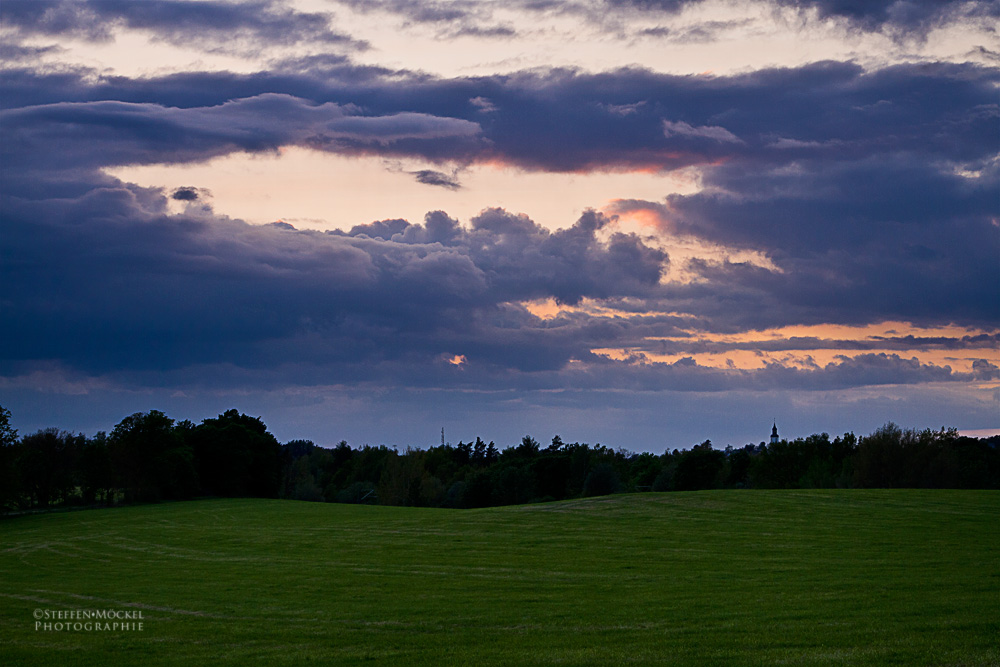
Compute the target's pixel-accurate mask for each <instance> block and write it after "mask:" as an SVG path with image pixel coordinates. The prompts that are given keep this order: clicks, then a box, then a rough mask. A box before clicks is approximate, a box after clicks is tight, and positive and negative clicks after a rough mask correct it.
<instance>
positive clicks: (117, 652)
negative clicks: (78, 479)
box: [0, 491, 1000, 665]
mask: <svg viewBox="0 0 1000 667" xmlns="http://www.w3.org/2000/svg"><path fill="white" fill-rule="evenodd" d="M998 517H1000V493H998V492H977V491H787V492H758V491H742V492H739V491H738V492H725V491H723V492H699V493H675V494H643V495H632V496H614V497H606V498H596V499H590V500H580V501H570V502H563V503H553V504H545V505H530V506H521V507H506V508H494V509H484V510H465V511H461V510H432V509H414V508H389V507H367V506H348V505H323V504H312V503H299V502H293V501H276V500H274V501H270V500H218V501H198V502H187V503H174V504H163V505H153V506H144V507H129V508H119V509H108V510H92V511H80V512H71V513H61V514H49V515H42V516H29V517H19V518H8V519H3V520H0V538H2V540H0V624H2V625H0V629H2V635H0V642H2V643H0V664H4V665H14V664H38V665H116V664H137V665H138V664H142V665H162V664H178V665H181V664H183V665H196V664H197V665H208V664H220V663H223V664H233V665H275V664H277V665H290V664H296V665H297V664H304V663H308V662H314V663H317V664H362V663H365V664H370V663H371V662H377V663H378V662H381V663H384V664H393V665H396V664H428V665H441V664H459V665H489V664H497V665H500V664H503V665H507V664H531V665H546V664H560V665H584V664H587V665H608V664H637V665H647V664H692V665H697V664H704V665H709V664H711V665H716V664H717V665H772V664H795V665H815V664H818V665H838V664H845V665H858V664H873V665H874V664H877V665H998V664H1000V647H998V643H1000V621H998V614H1000V527H998ZM89 609H118V610H130V611H133V612H140V611H141V613H142V617H143V618H142V623H143V629H142V631H141V632H140V631H134V630H133V631H127V632H106V631H105V632H96V631H91V632H86V631H74V630H70V631H62V632H57V631H54V630H53V631H45V630H44V629H41V630H39V629H36V626H35V623H36V620H35V618H34V615H35V613H36V610H40V612H41V613H44V612H45V611H54V610H89Z"/></svg>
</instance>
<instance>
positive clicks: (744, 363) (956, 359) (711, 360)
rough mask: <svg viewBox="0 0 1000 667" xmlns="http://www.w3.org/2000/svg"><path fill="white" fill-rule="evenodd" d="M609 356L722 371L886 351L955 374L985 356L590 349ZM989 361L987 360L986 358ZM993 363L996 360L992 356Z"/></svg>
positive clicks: (807, 366) (812, 365)
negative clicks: (685, 363)
mask: <svg viewBox="0 0 1000 667" xmlns="http://www.w3.org/2000/svg"><path fill="white" fill-rule="evenodd" d="M591 352H593V353H594V354H599V355H602V356H605V357H608V358H609V359H615V360H618V361H621V360H624V359H630V358H632V359H634V358H636V356H637V355H638V357H639V358H641V359H642V360H643V361H645V362H662V363H668V364H672V363H674V362H676V361H678V360H680V359H684V358H692V359H694V360H695V361H696V362H697V363H698V364H699V365H700V366H705V367H708V368H719V369H725V370H759V369H762V368H764V367H765V366H768V365H771V364H777V365H779V366H784V367H786V368H799V369H803V370H819V369H821V368H823V367H825V366H826V365H828V364H838V363H841V362H843V361H844V360H845V359H853V358H855V357H859V356H861V355H868V354H885V355H889V356H891V355H897V356H899V357H901V358H903V359H916V360H917V361H919V362H920V363H921V364H933V365H935V366H940V367H944V366H949V367H950V368H951V369H952V371H954V372H956V373H969V372H971V371H972V370H973V367H972V364H973V362H975V361H978V360H981V359H984V358H985V357H986V356H987V355H985V354H984V351H983V350H947V351H945V350H925V349H913V350H899V349H890V348H886V349H879V348H874V349H870V350H843V349H833V348H831V349H819V350H814V349H809V350H781V351H763V350H727V351H725V352H693V353H692V352H681V353H678V354H658V353H656V352H652V351H650V350H646V349H643V350H640V349H635V348H600V349H594V350H591ZM987 360H988V361H989V359H987ZM993 361H994V362H995V361H996V359H993ZM981 384H983V386H990V387H997V386H1000V382H996V381H993V382H985V383H981Z"/></svg>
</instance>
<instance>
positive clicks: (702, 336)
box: [522, 299, 1000, 387]
mask: <svg viewBox="0 0 1000 667" xmlns="http://www.w3.org/2000/svg"><path fill="white" fill-rule="evenodd" d="M522 305H524V307H525V308H527V310H528V311H529V312H530V313H532V314H533V315H535V316H536V317H540V318H542V319H546V320H551V319H554V318H556V317H558V316H559V315H560V314H563V313H566V314H569V313H573V312H586V313H587V314H588V315H590V316H592V317H609V318H614V317H624V318H628V317H634V316H635V313H630V312H627V311H622V310H614V309H612V308H607V307H605V306H602V305H601V304H600V303H597V302H594V301H592V300H588V299H585V300H584V301H583V302H581V303H580V304H579V305H577V306H568V305H565V304H558V303H556V301H555V300H554V299H544V300H539V301H532V302H527V303H524V304H522ZM643 315H658V316H672V317H680V318H683V317H684V315H683V314H682V313H653V312H644V313H643ZM983 333H987V332H986V331H983V330H979V329H972V328H967V327H960V326H954V325H951V326H937V327H917V326H914V325H913V324H910V323H908V322H891V321H889V322H880V323H873V324H868V325H864V326H850V325H846V324H819V325H796V326H788V327H781V328H777V329H768V330H764V331H748V332H742V333H737V334H724V333H712V332H704V331H694V330H692V331H690V335H689V336H664V337H650V338H647V339H645V343H644V344H643V345H638V346H630V347H616V348H601V349H594V350H591V352H593V353H595V354H601V355H604V356H607V357H609V358H611V359H617V360H623V359H628V358H630V357H631V358H634V356H635V355H637V354H640V355H642V357H643V358H644V359H645V360H646V361H650V362H653V361H656V362H665V363H673V362H675V361H677V360H679V359H682V358H684V357H692V358H693V359H695V361H697V362H698V363H699V364H700V365H702V366H708V367H711V368H722V369H734V370H753V369H759V368H763V367H764V366H765V365H766V364H768V363H779V364H781V365H784V366H791V367H797V368H806V369H809V368H815V367H816V366H820V367H822V366H825V365H826V364H829V363H837V362H839V361H842V360H843V357H849V358H850V357H856V356H858V355H862V354H880V353H884V354H887V355H892V354H895V355H898V356H900V357H903V358H912V357H916V358H917V359H918V360H919V361H920V363H923V364H935V365H937V366H951V368H952V370H954V371H955V372H960V373H968V372H971V371H972V363H973V362H974V361H976V360H979V359H985V360H987V361H989V362H990V363H993V364H1000V350H998V349H997V347H996V345H995V344H994V343H993V342H992V341H983V342H981V343H978V344H974V345H971V346H970V347H968V348H962V349H935V348H934V346H933V345H925V344H921V343H917V344H916V345H915V347H913V348H909V349H900V348H898V347H888V346H887V347H885V348H880V347H878V343H879V341H880V340H881V339H893V338H899V337H905V336H913V337H915V338H955V339H961V338H962V337H964V336H977V335H979V334H983ZM796 338H815V339H819V340H821V341H829V342H830V347H829V348H828V349H823V348H821V349H804V350H798V349H796V348H795V340H794V339H796ZM781 340H784V341H788V349H784V350H777V351H762V350H726V351H722V352H712V353H706V352H699V353H692V352H689V351H685V350H682V351H680V352H678V353H675V354H665V353H657V352H656V348H657V347H658V345H660V344H661V343H666V342H671V343H681V344H684V343H692V344H694V345H702V344H705V343H720V344H742V345H749V346H752V345H753V344H754V343H769V342H773V341H781ZM842 340H848V341H865V342H869V343H872V344H873V348H872V349H865V350H844V349H843V348H838V347H837V341H842ZM981 384H982V386H983V387H998V386H1000V382H986V383H981Z"/></svg>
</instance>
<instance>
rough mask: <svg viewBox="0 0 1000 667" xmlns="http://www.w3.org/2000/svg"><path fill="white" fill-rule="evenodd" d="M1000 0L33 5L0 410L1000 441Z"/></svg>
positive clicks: (312, 425) (301, 425)
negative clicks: (890, 432)
mask: <svg viewBox="0 0 1000 667" xmlns="http://www.w3.org/2000/svg"><path fill="white" fill-rule="evenodd" d="M998 28H1000V1H998V0H973V1H970V2H965V1H952V2H949V1H943V0H871V1H868V2H853V1H851V0H751V1H741V2H727V1H718V0H504V1H503V2H499V1H493V0H440V1H426V2H424V1H420V0H242V1H226V0H199V1H196V0H144V1H143V2H136V1H129V0H78V1H70V0H4V1H3V2H2V3H0V59H2V67H0V405H3V406H4V407H6V408H8V409H9V410H10V411H11V412H12V424H13V426H14V427H16V428H17V429H18V430H19V431H20V432H21V433H30V432H33V431H35V430H37V429H41V428H47V427H58V428H61V429H65V430H69V431H73V432H83V433H87V434H92V433H94V432H97V431H99V430H106V431H109V430H110V429H111V428H113V426H114V425H115V424H116V423H117V422H118V421H120V420H121V419H122V418H124V417H125V416H127V415H129V414H132V413H134V412H145V411H148V410H151V409H157V410H162V411H164V412H166V413H167V414H168V415H169V416H171V417H174V418H176V419H190V420H192V421H194V422H199V421H200V420H202V419H205V418H209V417H214V416H216V415H218V414H220V413H221V412H223V411H225V410H227V409H229V408H237V409H238V410H240V411H242V412H245V413H247V414H250V415H252V416H260V417H261V418H262V419H263V420H264V422H265V423H266V424H267V425H268V427H269V428H270V430H271V431H272V432H273V433H274V434H275V435H276V436H277V437H278V439H279V440H281V441H288V440H291V439H297V438H303V439H310V440H313V441H314V442H316V443H317V444H319V445H323V446H331V445H334V444H336V443H337V442H339V441H340V440H347V441H348V442H349V443H350V444H351V445H353V446H362V445H364V444H371V445H381V444H385V445H388V446H390V447H398V448H404V447H407V446H413V447H420V448H426V447H428V446H432V445H434V444H438V443H439V442H440V438H441V429H442V428H443V429H444V430H445V436H446V439H447V441H449V442H452V443H457V442H458V441H460V440H464V441H468V440H470V439H474V438H475V437H477V436H480V437H482V438H483V439H484V440H487V441H489V440H494V441H495V442H496V443H497V444H498V446H500V447H505V446H509V445H512V444H515V443H517V442H518V441H519V440H520V438H521V437H522V436H523V435H526V434H530V435H532V436H533V437H535V438H536V439H537V440H539V441H541V442H543V443H545V442H547V441H548V440H549V439H551V438H552V437H553V436H554V435H560V436H561V437H562V439H563V440H564V441H566V442H587V443H590V444H597V443H600V444H603V445H606V446H608V447H611V448H616V449H617V448H624V449H627V450H630V451H650V452H654V453H660V452H663V451H665V450H672V449H675V448H680V449H683V448H689V447H691V446H692V445H694V444H697V443H700V442H702V441H704V440H706V439H710V440H711V441H712V442H713V443H714V444H715V445H716V446H720V447H722V446H725V445H727V444H732V445H734V446H742V445H744V444H747V443H757V442H760V441H763V440H766V439H767V438H768V436H769V434H770V429H771V425H772V423H773V422H776V423H777V424H778V427H779V432H780V433H781V435H782V436H785V437H788V438H794V437H804V436H806V435H809V434H812V433H821V432H827V433H830V434H831V436H833V435H839V434H842V433H845V432H849V431H850V432H855V433H857V434H859V435H863V434H866V433H870V432H872V431H873V430H874V429H876V428H878V427H879V426H881V425H882V424H884V423H886V422H889V421H893V422H895V423H897V424H900V425H902V426H904V427H913V428H918V429H923V428H934V429H937V428H941V427H955V428H958V429H960V430H961V431H963V432H967V433H971V434H976V435H985V434H988V433H996V432H1000V351H998V350H1000V36H998Z"/></svg>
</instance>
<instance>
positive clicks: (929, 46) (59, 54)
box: [4, 0, 997, 77]
mask: <svg viewBox="0 0 1000 667" xmlns="http://www.w3.org/2000/svg"><path fill="white" fill-rule="evenodd" d="M289 4H290V5H291V6H293V7H295V8H296V9H298V10H300V11H307V12H325V13H329V14H331V15H332V16H333V20H332V21H331V29H332V30H334V31H336V32H337V33H340V34H345V35H349V36H350V37H351V38H353V39H355V40H358V41H364V42H367V43H368V44H369V45H370V47H371V48H368V49H358V48H356V47H355V46H351V45H348V44H330V43H310V42H299V43H297V44H291V45H287V44H265V43H260V42H255V43H249V42H247V41H246V40H241V39H239V38H238V36H235V37H233V38H230V39H227V40H226V41H224V42H223V43H221V44H220V43H213V42H206V41H202V40H194V41H191V42H187V43H184V44H175V43H170V42H166V41H163V40H162V39H157V38H156V36H155V35H154V34H152V33H150V32H148V31H144V30H128V29H125V28H124V27H117V28H115V29H113V35H114V38H113V39H111V40H108V41H104V42H96V43H95V42H88V41H85V40H81V39H76V38H66V37H61V38H60V40H59V44H58V46H59V47H60V48H59V49H58V50H54V51H52V52H50V53H48V54H45V55H44V56H42V60H41V62H42V63H44V64H47V65H52V66H55V65H60V64H72V65H77V66H78V65H83V66H88V67H93V68H94V69H95V70H97V71H98V72H103V73H108V74H116V75H119V76H152V75H161V74H165V73H169V72H179V71H192V70H208V71H212V70H227V71H231V72H244V73H245V72H254V71H261V70H266V69H269V68H270V67H272V66H273V63H275V62H278V61H280V60H282V59H284V58H289V57H301V56H304V55H311V54H319V53H329V52H331V51H332V52H335V53H340V54H349V55H350V57H351V59H352V60H353V61H354V62H357V63H359V64H365V65H377V66H383V67H389V68H396V69H408V70H420V71H424V72H427V73H430V74H433V75H437V76H442V77H455V76H475V75H489V74H497V73H504V72H511V71H515V70H522V69H530V68H536V67H573V68H580V69H583V70H588V71H604V70H610V69H615V68H618V67H625V66H641V67H644V68H647V69H651V70H654V71H658V72H665V73H672V74H697V73H704V72H712V73H715V74H720V75H721V74H730V73H734V72H743V71H748V70H753V69H758V68H762V67H770V66H788V67H794V66H797V65H802V64H805V63H810V62H816V61H820V60H827V59H835V60H853V61H856V62H859V63H861V64H862V65H865V66H869V67H878V66H882V65H886V64H892V63H898V62H904V61H913V60H920V59H925V58H926V59H934V60H937V61H968V60H972V61H973V62H975V61H980V62H983V63H989V64H994V63H991V62H990V61H989V60H988V56H987V55H986V54H983V53H980V52H978V51H977V50H976V47H978V46H983V47H986V48H987V49H991V50H995V49H996V41H997V38H996V34H995V31H990V30H989V29H987V28H986V27H982V26H977V25H975V24H973V23H972V22H956V23H953V24H951V25H947V26H944V27H942V28H938V29H935V30H932V31H931V32H930V33H929V34H928V35H927V37H926V39H908V40H903V41H896V40H893V39H891V38H890V37H888V36H887V35H885V34H884V33H881V32H879V33H873V32H862V31H858V30H852V29H849V27H848V26H847V25H846V24H845V22H844V21H838V20H834V19H827V20H823V21H819V20H817V19H816V17H815V12H811V13H810V12H805V13H803V12H797V11H794V10H791V9H784V10H781V9H776V8H775V7H773V6H771V5H769V4H768V3H766V2H731V1H726V0H709V1H707V2H704V3H700V4H696V5H690V6H688V7H687V8H685V9H684V10H683V11H682V12H680V13H678V14H667V13H662V12H637V11H633V10H618V11H611V12H609V11H607V10H604V11H603V12H602V11H601V10H598V9H596V8H595V9H593V11H591V12H589V13H580V12H577V13H567V12H560V11H557V10H549V11H539V10H524V9H518V8H517V6H516V5H513V6H510V5H505V4H501V3H499V2H490V1H488V0H483V2H480V3H473V4H474V5H475V6H476V11H475V17H474V18H473V19H472V21H473V23H472V25H473V26H474V27H478V28H485V29H489V28H491V27H497V26H501V27H506V28H509V29H511V30H513V31H514V34H513V35H500V36H488V35H474V34H462V33H461V31H458V30H456V25H457V24H453V23H450V22H436V23H426V22H425V23H421V22H416V21H413V20H410V19H408V18H407V17H406V16H404V15H400V14H394V13H390V12H387V11H384V10H372V9H368V10H366V11H359V10H357V9H353V8H351V7H348V6H346V5H342V4H340V3H338V2H336V1H334V0H293V1H292V2H290V3H289ZM448 4H449V3H448V2H447V1H444V2H441V3H440V5H441V6H443V7H445V8H446V7H447V6H448ZM466 6H468V4H467V3H466ZM6 32H7V31H4V33H6ZM4 36H5V37H6V36H7V35H6V34H5V35H4ZM24 43H25V44H26V45H29V46H48V45H51V44H52V43H53V39H52V38H50V37H45V36H38V37H31V38H28V39H27V40H25V42H24Z"/></svg>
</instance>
